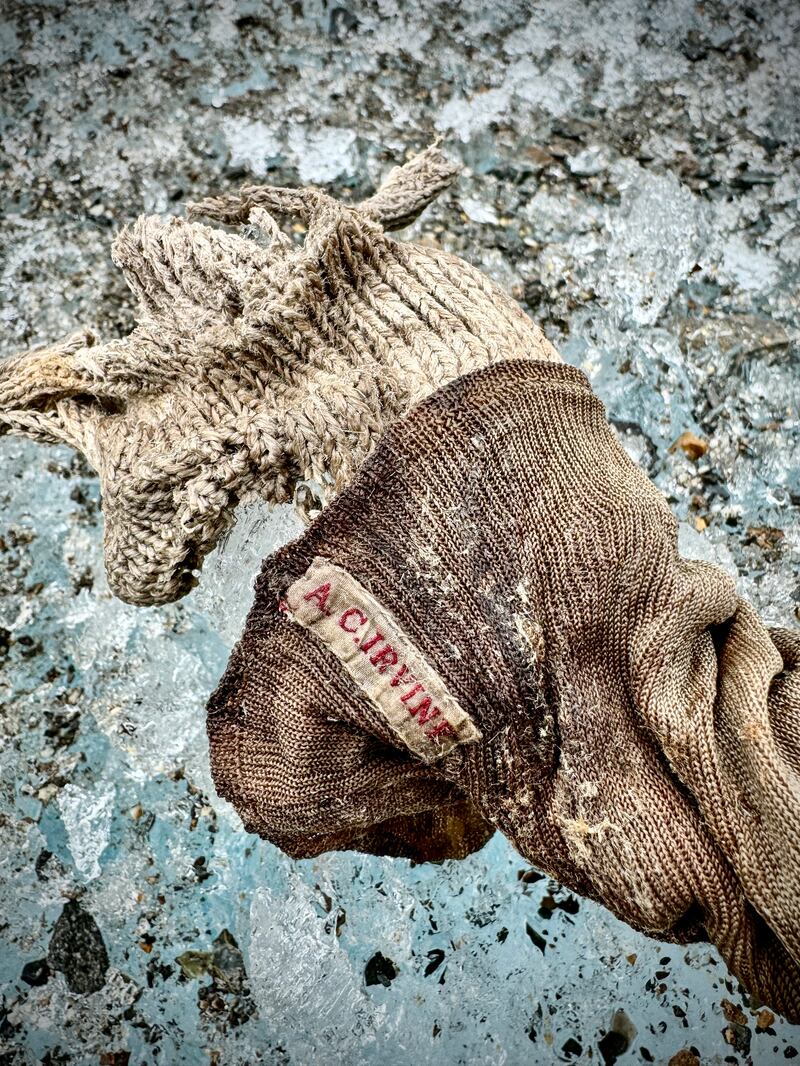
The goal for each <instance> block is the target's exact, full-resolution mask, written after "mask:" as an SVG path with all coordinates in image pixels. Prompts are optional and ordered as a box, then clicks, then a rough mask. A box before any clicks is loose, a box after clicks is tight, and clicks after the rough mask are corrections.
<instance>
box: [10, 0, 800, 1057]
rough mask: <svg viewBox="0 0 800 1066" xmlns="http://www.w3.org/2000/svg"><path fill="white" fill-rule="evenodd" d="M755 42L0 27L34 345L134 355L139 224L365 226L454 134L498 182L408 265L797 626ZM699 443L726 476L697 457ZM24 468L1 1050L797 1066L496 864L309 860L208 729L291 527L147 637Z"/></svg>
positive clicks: (453, 29) (786, 257)
mask: <svg viewBox="0 0 800 1066" xmlns="http://www.w3.org/2000/svg"><path fill="white" fill-rule="evenodd" d="M730 8H731V5H725V6H724V7H722V6H720V7H719V8H715V7H713V5H711V6H709V5H706V6H705V7H704V8H703V9H702V10H700V9H699V8H696V7H695V6H694V5H689V4H679V5H668V10H667V8H664V9H663V10H661V9H659V10H658V11H657V12H653V11H652V10H651V5H645V4H641V5H637V4H636V3H634V2H633V0H624V2H622V0H617V2H615V3H612V4H608V5H604V7H603V9H602V11H601V10H598V9H597V8H595V7H584V6H583V5H579V4H576V3H567V4H564V3H562V2H560V0H559V2H555V0H553V2H552V3H551V2H546V3H543V4H540V5H537V8H536V11H535V13H534V12H531V13H527V12H525V13H524V15H523V14H521V9H520V6H519V5H518V4H507V5H504V4H498V5H492V7H491V9H490V12H491V13H490V14H484V13H483V9H479V8H478V7H477V6H476V7H475V8H474V9H471V8H470V6H469V5H467V6H465V5H461V6H460V9H459V12H456V11H455V9H454V8H449V7H447V6H446V5H444V4H435V5H434V6H433V8H429V9H427V10H426V15H425V19H424V21H419V19H417V18H415V17H412V15H411V14H410V13H408V12H406V11H404V10H403V9H402V8H400V7H399V6H397V5H395V4H393V3H391V2H390V0H389V2H381V4H380V5H379V6H376V7H366V6H365V7H364V8H363V9H361V10H356V9H355V8H354V9H353V10H350V9H348V8H345V7H337V8H335V9H323V8H322V7H321V6H319V7H316V6H314V5H312V4H309V5H306V6H305V7H304V9H303V10H302V11H300V10H299V9H295V8H292V7H291V6H284V5H280V7H279V8H276V10H275V12H273V13H270V12H269V11H268V9H267V8H265V7H264V6H263V5H262V4H258V5H256V4H248V3H245V2H243V0H236V2H233V3H230V4H226V5H223V6H218V7H216V8H214V9H213V10H206V9H201V8H199V7H195V6H193V5H190V4H180V3H179V4H176V5H171V6H170V9H169V12H168V13H167V12H163V13H160V12H159V11H158V10H156V9H155V8H148V7H142V6H141V5H130V6H125V5H115V6H114V10H113V17H112V15H111V9H110V8H105V7H103V6H102V5H100V4H95V5H91V6H90V5H83V6H76V7H73V8H71V9H70V11H69V13H67V14H64V15H61V16H60V17H58V18H57V17H56V16H57V12H56V9H55V8H53V7H48V6H46V5H41V6H35V5H26V7H25V9H24V11H20V12H18V13H17V15H16V16H13V17H12V16H9V15H6V16H5V19H6V21H5V22H4V23H3V24H2V25H0V52H2V55H3V57H4V59H5V58H7V59H8V60H9V62H7V63H6V66H5V67H4V68H3V74H2V77H3V78H4V80H5V86H4V89H5V90H7V91H5V92H4V99H6V100H7V101H8V104H9V105H10V106H9V110H8V117H7V118H6V119H5V120H4V122H5V125H4V127H3V133H4V150H5V153H6V161H7V164H8V170H7V173H6V179H5V184H4V192H3V197H4V208H5V214H6V218H5V221H4V223H3V242H4V244H3V251H4V255H3V264H2V278H1V279H0V285H2V289H3V300H2V308H3V311H2V313H3V321H4V329H3V334H2V346H3V350H4V351H9V352H10V351H13V350H16V349H17V348H18V347H22V346H25V345H28V344H31V343H35V342H37V341H40V340H47V339H52V338H54V337H56V336H58V335H60V334H62V333H65V332H67V331H68V330H69V329H71V328H73V327H74V326H75V325H77V324H88V323H96V324H97V325H98V327H99V331H100V333H101V334H102V335H104V336H109V335H113V334H114V332H115V331H118V330H120V329H122V328H125V327H126V325H127V324H129V322H130V311H131V308H130V304H129V302H128V299H127V296H126V294H125V292H124V288H123V286H122V283H121V280H120V278H119V277H118V276H117V274H116V272H115V271H114V270H113V268H112V267H111V264H110V261H109V258H108V247H109V241H110V237H111V232H112V225H113V224H116V223H117V222H121V221H125V220H128V219H130V218H132V217H134V216H135V215H136V214H137V213H138V212H140V211H142V210H159V211H180V210H181V209H182V207H181V205H182V202H183V201H184V200H186V199H189V198H192V197H196V196H198V195H202V194H204V193H205V192H207V191H209V190H210V189H212V188H215V187H218V185H219V183H220V182H222V184H223V185H226V186H236V185H238V184H239V183H240V181H242V180H247V179H261V180H264V179H267V180H275V181H279V182H281V181H285V182H288V183H292V182H297V181H298V180H301V179H302V180H313V181H319V182H323V181H324V182H333V183H334V186H335V188H336V189H337V191H339V192H340V193H347V192H352V194H353V195H357V194H361V193H364V192H367V191H368V189H369V188H370V186H371V184H372V183H373V182H374V181H375V180H376V178H377V177H378V176H379V174H380V173H382V172H383V171H384V170H385V169H386V167H387V166H388V165H389V162H390V161H391V157H392V156H393V155H396V154H397V153H402V151H404V150H405V149H406V147H407V146H409V145H413V146H414V147H419V146H422V145H423V144H425V143H427V141H428V140H429V137H430V134H431V132H432V131H433V129H434V128H436V129H439V130H441V131H443V132H446V133H447V134H448V135H449V142H448V147H449V148H450V149H451V150H452V151H453V152H454V153H455V154H460V156H461V158H462V159H463V161H464V162H465V163H466V164H467V168H468V169H467V171H466V173H465V174H464V176H463V177H462V178H461V180H460V182H459V183H458V185H457V187H456V188H455V189H454V191H453V193H452V194H450V195H448V196H447V197H445V198H443V200H442V201H441V202H440V203H438V204H436V205H434V206H433V207H432V208H431V209H429V211H428V212H427V213H426V215H425V216H424V218H423V219H422V220H420V222H418V223H417V224H416V225H415V227H414V229H413V231H412V234H413V235H414V236H416V237H417V238H421V239H424V240H426V241H433V242H435V243H438V244H441V245H443V246H444V247H447V248H449V249H452V250H454V251H456V252H459V253H460V254H464V255H466V256H467V257H468V258H470V259H472V260H473V261H475V262H477V263H478V264H480V265H481V266H482V267H483V268H484V269H486V270H487V271H488V272H489V273H490V274H491V275H492V276H494V277H496V278H497V279H498V280H499V281H500V283H501V284H503V285H505V286H506V287H507V288H508V289H510V290H512V291H513V292H514V293H515V295H516V296H517V297H518V298H519V299H520V300H521V301H522V302H523V304H524V306H526V308H527V309H528V311H529V312H530V313H531V314H533V315H534V316H536V317H538V318H539V319H541V320H542V321H543V322H544V323H545V326H546V328H547V331H548V333H549V335H550V336H552V338H553V339H554V341H555V342H556V343H557V344H558V346H559V347H560V349H561V350H562V351H563V352H564V354H565V356H566V357H567V358H568V359H569V360H570V361H571V362H573V363H575V364H576V365H579V366H582V367H583V368H584V369H585V370H586V371H587V372H588V373H589V374H590V376H591V377H592V378H593V381H594V384H595V388H596V389H597V391H598V392H599V393H600V395H601V396H602V398H603V399H604V400H605V401H606V403H607V405H608V409H609V414H610V416H611V418H612V420H613V422H614V425H615V426H616V428H617V430H618V432H619V433H620V437H621V439H622V441H623V443H624V445H625V447H626V448H627V449H628V450H629V451H630V452H631V454H632V455H634V457H635V458H636V459H637V461H639V462H640V463H642V465H644V466H645V467H646V468H647V469H648V472H649V473H650V475H651V476H652V477H653V478H654V479H655V480H656V482H657V483H658V484H659V486H660V487H661V489H662V490H663V491H664V492H665V493H666V494H667V496H668V498H669V499H670V502H671V504H672V506H673V508H674V510H675V512H676V514H678V516H679V517H680V518H681V520H682V526H681V547H682V550H683V551H684V552H685V553H686V554H688V555H691V556H693V557H700V558H707V559H711V560H714V561H717V562H719V563H720V564H721V565H723V566H724V567H725V568H726V569H728V570H729V571H730V572H732V573H734V574H735V575H736V577H737V580H738V582H739V586H740V588H741V590H742V592H743V593H744V594H746V595H748V596H749V597H750V598H751V599H752V600H753V601H754V602H755V603H756V604H757V606H758V608H759V610H761V611H762V612H763V613H764V614H765V616H766V617H767V618H768V619H770V620H771V621H774V622H780V623H783V624H787V623H789V624H791V623H792V622H793V621H795V611H796V607H797V597H798V587H797V573H798V549H799V548H800V545H799V544H798V540H799V539H800V532H798V522H797V514H796V508H797V503H798V499H800V483H799V482H798V463H797V460H796V456H797V454H798V409H799V408H800V384H798V372H797V367H798V351H797V337H798V325H799V322H798V307H797V297H796V278H797V274H796V271H797V267H798V263H800V239H798V222H799V221H800V220H799V219H798V203H797V198H798V194H799V193H800V179H799V178H798V172H797V170H796V167H795V164H794V163H793V161H792V160H793V153H794V152H795V151H796V148H797V144H798V139H800V128H799V126H800V124H799V123H798V120H797V109H796V99H797V95H796V94H797V88H798V85H797V82H798V64H797V47H798V38H797V29H798V27H797V21H798V15H797V12H796V11H795V9H794V7H793V6H792V5H789V4H786V5H780V4H775V5H772V8H771V10H770V11H769V12H760V11H758V12H751V13H749V14H747V13H746V12H745V9H744V8H742V9H737V10H731V9H730ZM408 11H409V12H410V9H408ZM748 11H749V9H748ZM529 14H530V18H529ZM685 432H691V433H692V434H694V436H695V437H697V438H699V439H700V442H701V444H700V446H695V447H694V448H692V447H687V448H686V449H684V447H681V446H680V445H677V446H676V442H677V441H678V440H679V439H680V438H681V435H682V434H684V433H685ZM0 456H1V457H2V458H1V460H0V461H2V469H3V473H4V478H3V479H2V481H0V510H1V512H2V529H0V537H1V538H2V542H1V543H0V549H1V550H0V665H2V675H0V702H1V703H2V715H0V730H2V735H3V743H2V748H1V749H0V781H2V791H1V792H0V819H2V827H3V843H4V845H5V847H4V849H3V850H2V852H0V878H2V881H1V882H0V893H2V897H1V898H2V907H0V913H2V922H3V925H2V930H1V931H0V935H1V936H2V938H3V948H2V950H0V980H2V983H3V1000H2V1011H3V1014H2V1016H0V1054H8V1055H12V1054H13V1055H15V1056H16V1058H14V1059H13V1060H11V1061H14V1062H24V1063H38V1062H40V1061H49V1062H51V1063H61V1062H67V1063H74V1064H78V1063H84V1062H85V1063H90V1062H91V1063H96V1062H98V1060H100V1056H105V1058H104V1059H103V1060H102V1061H104V1062H107V1063H114V1064H116V1063H124V1062H125V1061H130V1062H131V1063H139V1062H156V1061H161V1062H170V1063H172V1062H176V1063H177V1062H181V1063H183V1062H185V1063H191V1064H194V1063H203V1064H205V1063H208V1062H209V1061H212V1062H214V1061H218V1062H224V1063H226V1064H227V1063H237V1062H241V1063H251V1062H257V1061H268V1062H273V1061H274V1062H284V1061H289V1062H293V1063H305V1062H311V1061H315V1062H320V1061H321V1062H326V1061H331V1062H338V1061H345V1062H348V1063H350V1062H352V1063H358V1062H362V1061H363V1062H377V1061H382V1062H383V1061H389V1062H392V1063H395V1062H396V1063H405V1062H409V1063H410V1062H412V1061H413V1062H420V1061H423V1062H433V1061H435V1062H474V1061H484V1060H486V1061H489V1062H498V1063H501V1062H508V1063H521V1062H526V1063H527V1062H537V1063H538V1062H542V1063H546V1062H555V1061H583V1060H586V1061H588V1059H589V1056H590V1054H591V1057H592V1061H613V1059H614V1058H615V1057H616V1056H617V1055H622V1054H624V1055H626V1057H627V1058H629V1059H630V1060H631V1061H655V1062H667V1061H668V1060H669V1058H670V1056H671V1055H673V1054H674V1053H676V1052H678V1051H679V1050H681V1049H689V1048H692V1047H693V1048H695V1049H696V1050H697V1051H698V1052H701V1053H702V1058H703V1061H712V1062H713V1061H716V1062H721V1061H725V1059H726V1057H728V1058H729V1061H731V1062H745V1061H747V1056H748V1054H749V1055H750V1057H751V1058H752V1059H753V1061H755V1062H764V1063H767V1062H772V1061H774V1060H775V1056H776V1055H778V1056H781V1057H782V1056H783V1055H784V1054H788V1055H791V1053H792V1051H791V1049H792V1048H794V1047H795V1046H798V1047H800V1042H798V1041H799V1037H798V1033H797V1031H796V1030H793V1029H792V1028H791V1027H788V1026H786V1025H783V1024H782V1023H780V1022H779V1021H774V1022H772V1021H771V1019H770V1018H769V1016H768V1015H765V1014H763V1013H762V1014H759V1012H758V1009H757V1006H756V1005H754V1004H751V1003H750V1002H749V1001H748V1000H747V998H746V997H744V996H743V995H742V994H741V993H740V992H739V990H738V989H737V988H736V987H735V985H734V984H733V983H732V982H731V981H730V979H729V978H727V976H726V974H725V972H724V969H723V967H722V966H721V964H720V963H719V961H718V960H717V958H716V956H715V955H714V953H713V952H711V951H710V950H709V949H707V948H705V947H702V946H698V947H693V948H691V949H688V950H687V949H677V948H675V947H672V946H664V945H659V944H657V943H655V942H653V941H649V940H647V939H646V938H644V937H641V936H639V935H637V934H635V933H633V932H632V931H631V930H629V929H628V928H627V927H625V926H624V925H622V924H621V923H619V922H617V921H616V920H614V919H613V918H611V917H610V916H609V915H608V914H607V913H606V912H604V911H603V910H602V909H601V908H598V907H595V906H593V905H591V904H588V903H584V902H582V901H577V900H575V899H574V898H572V897H570V896H569V895H568V894H567V893H565V892H564V891H563V890H561V889H559V888H558V886H555V885H551V884H550V883H549V882H548V881H547V879H546V878H542V877H540V876H539V875H538V874H537V873H536V872H535V871H530V870H528V868H527V867H526V866H525V864H524V863H522V862H521V861H520V859H519V858H518V857H517V856H515V855H514V853H513V852H512V851H511V849H510V848H509V847H508V846H507V845H506V844H505V842H504V841H503V840H502V839H501V838H499V837H497V838H495V839H494V840H493V841H492V842H491V843H490V844H489V845H488V846H487V847H486V848H485V849H484V850H483V851H482V852H481V853H480V854H478V855H476V856H473V857H471V858H470V859H468V860H466V861H464V862H462V863H446V864H444V865H442V866H418V867H414V866H412V865H411V864H410V863H408V862H405V861H402V860H381V859H377V858H364V857H359V856H353V855H331V856H325V857H323V858H321V859H319V860H315V861H308V862H302V863H293V862H291V861H290V860H288V859H286V858H285V857H284V856H282V855H280V853H278V852H277V851H276V850H275V849H274V848H272V847H271V846H269V845H266V844H264V843H262V842H260V841H258V840H255V839H253V838H251V837H249V836H247V835H246V834H244V833H243V832H242V831H241V828H240V825H239V822H238V819H237V818H236V816H235V814H234V813H233V812H232V810H231V809H230V808H229V807H227V805H226V804H224V803H221V802H220V801H219V800H218V799H217V798H216V797H215V796H214V794H213V790H212V788H211V783H210V778H209V773H208V762H207V752H206V744H205V733H204V724H203V706H204V703H205V700H206V697H207V695H208V693H209V692H210V691H211V689H212V688H213V687H214V684H215V683H216V680H217V679H218V677H219V675H220V673H221V670H222V668H223V666H224V663H225V660H226V658H227V654H228V650H229V647H230V644H231V642H232V641H233V639H234V638H235V636H236V634H237V633H238V631H239V629H240V626H241V621H242V619H243V617H244V614H245V612H246V609H247V606H248V603H249V598H250V583H251V580H252V576H253V574H254V573H255V571H256V569H257V566H258V561H259V560H260V558H261V557H262V556H263V555H264V554H265V553H266V552H267V551H269V550H271V548H272V547H274V546H275V545H276V544H277V543H280V542H282V541H283V540H285V539H287V538H288V537H289V536H291V535H292V534H293V533H294V532H296V531H297V529H298V528H299V527H298V526H297V523H296V520H295V519H294V518H293V516H292V515H291V513H290V512H288V511H286V510H283V511H279V512H274V513H272V514H270V513H268V512H266V510H265V509H264V508H259V507H251V508H249V509H248V510H247V511H246V512H244V513H243V514H242V516H241V519H240V522H239V524H238V525H237V527H236V528H235V529H234V531H233V533H232V534H231V537H230V539H229V541H228V543H227V544H226V545H225V546H224V547H223V549H222V550H221V551H219V552H217V553H215V555H214V556H212V557H211V558H209V560H208V561H207V563H206V567H205V570H204V575H203V581H202V583H201V585H200V587H199V588H198V589H197V590H196V591H195V592H194V593H193V594H192V596H191V597H189V598H188V599H187V600H185V601H183V602H182V603H180V604H176V605H172V606H170V607H165V608H158V609H152V610H137V609H135V608H131V607H128V606H126V605H124V604H122V603H120V602H118V601H115V600H113V599H112V598H111V597H110V596H109V594H108V591H107V587H106V584H105V579H104V577H103V574H102V559H101V547H100V536H101V517H100V515H99V512H98V499H97V487H96V482H95V481H94V479H93V478H92V477H91V476H90V475H89V474H88V472H87V471H86V470H85V468H83V467H82V465H81V464H80V463H79V462H78V461H77V460H76V459H75V458H74V457H73V456H72V455H71V454H70V453H69V452H68V451H67V450H66V449H55V448H54V449H42V448H37V447H35V446H34V445H31V444H27V443H24V442H18V441H9V440H2V441H0ZM98 869H99V872H98ZM723 1001H727V1003H728V1004H729V1005H728V1006H727V1007H726V1006H724V1005H723ZM737 1010H742V1011H743V1014H737ZM726 1011H727V1015H726ZM748 1048H749V1052H748ZM126 1055H128V1056H129V1059H126V1057H125V1056H126ZM48 1056H49V1057H48Z"/></svg>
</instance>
